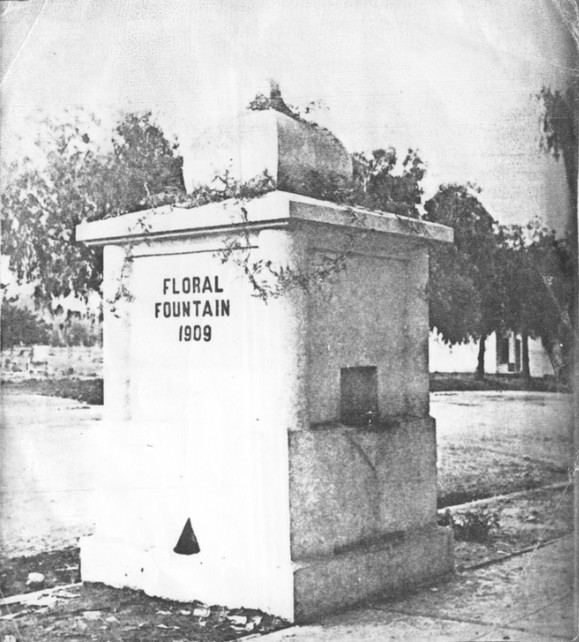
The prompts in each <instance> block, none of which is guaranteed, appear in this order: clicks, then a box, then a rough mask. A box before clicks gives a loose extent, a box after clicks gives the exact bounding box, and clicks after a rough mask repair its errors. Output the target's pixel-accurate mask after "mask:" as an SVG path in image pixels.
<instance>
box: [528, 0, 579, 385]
mask: <svg viewBox="0 0 579 642" xmlns="http://www.w3.org/2000/svg"><path fill="white" fill-rule="evenodd" d="M556 4H557V7H558V9H559V11H560V12H561V15H562V17H563V19H564V20H565V22H566V24H568V26H569V27H570V29H571V32H572V35H573V37H574V40H575V43H576V44H577V43H578V35H579V31H578V29H579V27H578V26H577V24H576V23H575V22H574V21H573V19H574V18H576V17H577V12H578V8H577V5H576V3H574V2H572V1H571V0H567V1H565V2H560V3H556ZM577 92H578V90H577V78H575V83H574V86H571V87H570V88H569V89H568V90H567V91H566V92H561V91H560V90H555V91H553V90H551V89H550V88H548V87H543V88H542V89H541V91H540V92H539V93H538V94H537V98H538V100H539V101H540V102H541V104H542V106H543V113H542V115H541V139H540V144H541V148H542V149H543V150H544V151H545V152H547V153H549V154H552V155H553V157H554V158H555V159H556V160H559V159H560V158H562V159H563V163H564V165H565V175H566V178H567V186H568V188H569V194H570V197H571V207H572V212H573V214H572V216H571V222H570V223H571V224H570V226H569V227H570V234H569V235H568V236H567V238H566V240H565V241H564V244H563V245H564V247H565V248H566V249H565V252H566V253H567V254H568V260H569V261H571V263H572V265H573V266H574V267H573V268H572V269H571V274H570V277H569V279H570V282H571V284H572V285H571V294H570V297H571V299H570V303H569V312H568V314H567V316H566V317H565V316H564V317H562V318H561V319H560V320H559V322H558V323H557V324H556V325H557V327H561V324H563V326H566V329H565V330H562V333H563V334H564V335H565V336H567V337H568V339H566V340H565V341H564V342H563V345H565V346H567V347H566V352H567V353H568V361H569V363H567V364H566V365H565V367H564V369H563V370H564V372H565V373H567V374H566V375H565V376H569V374H570V372H571V371H572V370H573V362H574V360H575V359H579V355H577V354H576V344H577V327H578V319H577V314H578V309H577V258H578V251H577V250H578V248H577V240H578V229H577V186H578V155H579V144H578V139H577V135H578V129H579V116H578V114H579V109H578V108H579V105H578V98H577V96H578V93H577ZM561 247H563V246H561ZM566 261H567V259H566V258H565V259H563V263H565V262H566ZM569 342H571V347H569V346H568V344H569Z"/></svg>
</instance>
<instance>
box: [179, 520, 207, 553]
mask: <svg viewBox="0 0 579 642" xmlns="http://www.w3.org/2000/svg"><path fill="white" fill-rule="evenodd" d="M173 552H174V553H177V555H195V554H197V553H199V552H201V549H200V548H199V542H198V541H197V537H196V536H195V533H194V532H193V526H191V519H187V521H186V522H185V526H184V527H183V532H182V533H181V537H179V541H178V542H177V546H175V548H174V549H173Z"/></svg>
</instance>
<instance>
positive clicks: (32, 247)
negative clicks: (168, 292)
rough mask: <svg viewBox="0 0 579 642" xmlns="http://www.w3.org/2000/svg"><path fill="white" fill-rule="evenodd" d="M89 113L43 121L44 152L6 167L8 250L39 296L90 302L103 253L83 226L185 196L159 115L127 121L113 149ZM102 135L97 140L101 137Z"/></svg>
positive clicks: (1, 200)
mask: <svg viewBox="0 0 579 642" xmlns="http://www.w3.org/2000/svg"><path fill="white" fill-rule="evenodd" d="M99 129H101V126H100V123H99V122H98V121H97V120H96V119H95V118H94V117H92V116H90V115H87V114H83V113H81V114H77V115H76V116H75V117H73V118H71V119H70V120H69V121H68V122H57V121H55V120H50V119H46V120H44V121H42V123H41V126H40V130H39V136H38V139H37V150H38V151H40V152H41V155H40V157H39V158H35V159H34V161H33V160H31V159H30V158H25V159H23V160H22V161H21V162H18V163H13V164H12V165H10V166H9V167H5V168H3V170H4V171H3V185H2V194H1V195H0V205H1V207H2V251H3V253H5V254H8V255H10V256H11V268H12V269H13V270H14V271H15V273H16V277H17V279H18V281H19V282H21V283H22V282H36V283H37V288H36V298H37V300H38V301H44V302H47V301H49V300H50V298H51V297H52V296H55V297H58V296H61V295H64V296H67V295H68V294H70V293H74V294H75V295H77V296H80V297H83V298H86V296H87V295H88V293H89V292H90V291H98V290H99V289H100V285H101V280H102V254H101V252H100V251H99V250H98V249H94V248H89V247H87V246H85V245H83V244H79V243H75V242H74V231H75V226H76V225H78V224H79V223H80V222H82V221H94V220H99V219H102V218H106V217H111V216H118V215H119V214H123V213H125V212H131V211H136V210H139V209H144V208H146V207H150V206H152V205H159V204H162V203H166V202H171V201H174V200H175V199H176V198H178V196H179V195H180V194H182V193H183V178H182V174H181V163H182V161H181V158H180V157H179V156H178V153H177V143H176V142H170V141H169V140H168V139H167V138H166V137H165V135H164V133H163V131H162V130H161V128H160V127H159V126H158V125H157V124H156V123H155V122H154V120H153V118H152V115H151V112H142V113H129V114H125V115H123V116H122V117H121V118H120V120H119V122H118V123H117V125H116V127H115V129H114V132H112V134H111V141H110V143H111V144H110V145H108V147H105V146H104V145H102V144H100V143H99V142H98V140H99V137H98V132H99ZM95 132H97V135H95Z"/></svg>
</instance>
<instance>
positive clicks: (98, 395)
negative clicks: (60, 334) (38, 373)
mask: <svg viewBox="0 0 579 642" xmlns="http://www.w3.org/2000/svg"><path fill="white" fill-rule="evenodd" d="M2 387H4V388H6V389H7V390H11V391H16V392H21V393H27V394H33V395H45V396H48V397H64V398H66V399H76V401H81V402H83V403H87V404H90V405H96V406H99V405H102V404H103V397H104V393H103V380H102V379H99V378H93V379H77V378H76V377H63V378H60V379H27V380H25V381H3V382H2Z"/></svg>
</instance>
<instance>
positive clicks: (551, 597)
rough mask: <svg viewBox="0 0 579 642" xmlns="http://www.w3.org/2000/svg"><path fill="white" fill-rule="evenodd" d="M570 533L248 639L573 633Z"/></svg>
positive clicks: (547, 640) (400, 641)
mask: <svg viewBox="0 0 579 642" xmlns="http://www.w3.org/2000/svg"><path fill="white" fill-rule="evenodd" d="M573 552H574V551H573V536H572V535H569V536H567V537H565V538H563V539H561V540H558V541H557V542H554V543H552V544H549V545H548V546H545V547H543V548H540V549H538V550H536V551H533V552H530V553H527V554H525V555H523V556H521V557H514V558H511V559H509V560H506V561H504V562H501V563H498V564H494V565H492V566H489V567H486V568H484V569H478V570H474V571H468V572H464V573H462V574H460V575H457V576H454V577H453V578H452V580H450V581H448V582H446V583H444V584H439V585H438V586H437V587H436V588H424V589H423V590H421V591H419V592H417V593H415V594H413V595H407V596H402V597H400V598H399V599H396V600H393V599H389V600H385V599H377V600H374V601H373V602H372V603H371V605H366V606H365V607H363V608H360V609H353V610H350V611H347V612H343V613H340V614H339V615H334V616H331V617H326V618H323V619H319V620H318V621H317V622H316V624H312V625H310V626H300V627H297V626H296V627H292V628H290V629H286V630H283V631H277V632H275V633H270V634H269V635H265V636H259V637H258V636H252V637H250V638H248V640H257V639H259V640H263V642H282V641H284V640H288V641H289V640H291V641H292V642H301V641H304V642H306V641H307V642H352V641H353V640H356V642H358V641H360V642H384V641H385V640H392V641H396V642H414V641H415V640H427V641H432V642H442V641H444V642H446V641H456V642H463V641H466V640H473V641H474V640H489V641H490V640H513V641H514V640H519V641H520V642H527V641H529V642H556V641H560V640H571V639H575V637H574V633H575V631H574V623H573V608H574V606H573Z"/></svg>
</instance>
